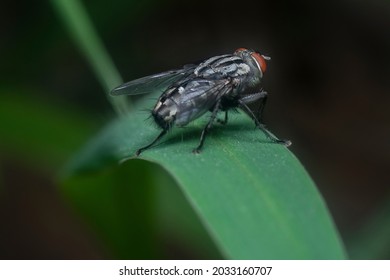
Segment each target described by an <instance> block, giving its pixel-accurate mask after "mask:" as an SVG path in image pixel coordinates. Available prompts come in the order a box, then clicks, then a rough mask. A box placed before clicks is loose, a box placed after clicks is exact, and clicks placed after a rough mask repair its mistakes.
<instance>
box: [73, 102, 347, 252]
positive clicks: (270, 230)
mask: <svg viewBox="0 0 390 280" xmlns="http://www.w3.org/2000/svg"><path fill="white" fill-rule="evenodd" d="M152 106H153V100H151V99H150V98H146V100H144V101H143V102H142V103H140V104H139V106H138V108H139V109H138V110H136V111H135V112H134V113H132V114H131V115H129V116H128V117H124V118H121V119H118V120H115V121H113V122H112V123H111V124H110V125H108V126H107V127H106V128H105V129H104V130H103V131H102V132H101V134H99V135H98V136H97V137H96V138H95V139H93V140H92V141H91V142H90V143H89V144H88V145H87V146H86V147H85V148H84V149H83V150H82V151H81V152H80V153H79V154H78V156H77V157H76V158H75V159H74V161H73V162H72V164H70V166H69V167H68V169H67V174H68V175H71V174H81V173H82V172H86V171H94V170H95V171H96V170H99V169H102V168H104V167H107V166H111V165H112V164H116V163H117V162H119V161H123V160H124V159H131V161H134V159H133V157H132V155H133V154H134V152H135V151H136V149H138V148H140V147H141V146H143V145H145V144H148V143H149V142H150V141H152V140H153V139H154V137H156V135H157V134H158V133H159V130H158V129H156V128H155V126H153V125H151V124H150V122H148V121H145V119H146V118H147V117H148V113H145V112H142V111H141V110H140V109H141V108H151V107H152ZM206 121H207V119H205V118H203V119H200V120H197V121H196V122H194V123H193V124H191V125H189V126H188V127H187V128H185V129H179V128H175V129H173V131H172V132H171V133H169V134H168V136H166V138H165V139H164V140H163V142H162V143H161V144H160V145H158V146H156V147H154V148H152V149H150V150H147V151H145V152H144V153H143V154H142V156H141V159H144V160H147V161H150V162H154V163H157V164H159V165H161V166H162V167H163V168H164V169H165V170H166V171H167V172H168V173H169V174H170V175H171V176H172V177H173V178H174V180H175V181H176V182H177V184H178V186H179V187H180V188H181V189H182V191H183V193H184V195H185V197H186V198H187V200H188V202H189V203H190V204H191V205H192V207H193V209H194V210H195V212H196V213H197V214H198V216H199V218H200V220H201V222H202V223H203V225H204V226H205V228H206V229H207V230H208V232H209V234H210V235H211V237H212V238H213V240H214V241H215V242H216V244H217V246H218V248H219V249H220V251H221V252H222V253H223V255H224V256H225V257H226V258H232V259H342V258H345V253H344V249H343V245H342V243H341V241H340V238H339V235H338V233H337V230H336V229H335V227H334V224H333V221H332V219H331V217H330V215H329V212H328V210H327V208H326V205H325V204H324V202H323V200H322V198H321V196H320V194H319V193H318V191H317V189H316V187H315V185H314V183H313V181H312V180H311V179H310V177H309V176H308V174H307V173H306V171H305V169H304V168H303V167H302V165H301V164H300V163H299V161H298V160H297V159H296V158H295V156H294V155H293V154H292V153H291V152H290V151H289V150H288V149H287V148H286V147H284V146H282V145H278V144H273V143H269V141H268V140H267V139H266V137H265V136H264V134H263V133H261V132H260V131H258V130H256V129H254V125H253V123H252V121H251V120H250V119H249V118H248V117H247V116H245V115H244V114H234V115H230V121H229V124H227V125H226V126H222V125H217V124H216V125H215V126H214V127H213V129H212V131H211V132H210V134H209V135H208V138H207V139H206V142H205V146H204V150H203V152H202V153H201V154H199V155H195V154H193V153H192V152H191V151H192V149H193V148H194V147H196V145H197V144H198V140H199V135H200V132H201V129H202V128H203V126H204V124H205V123H206ZM137 162H140V161H139V160H136V161H135V164H136V163H137ZM132 174H134V173H132ZM131 180H137V176H136V175H135V176H134V175H133V177H132V178H129V181H131ZM128 187H129V188H133V187H135V186H134V185H131V184H129V185H128ZM137 187H140V186H137ZM80 188H82V186H80ZM90 191H91V192H92V191H93V190H92V189H91V190H90Z"/></svg>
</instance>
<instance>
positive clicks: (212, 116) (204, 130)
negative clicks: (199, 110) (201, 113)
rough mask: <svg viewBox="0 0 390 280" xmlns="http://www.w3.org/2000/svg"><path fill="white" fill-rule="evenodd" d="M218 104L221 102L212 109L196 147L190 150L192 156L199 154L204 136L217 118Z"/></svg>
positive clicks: (219, 101) (218, 102)
mask: <svg viewBox="0 0 390 280" xmlns="http://www.w3.org/2000/svg"><path fill="white" fill-rule="evenodd" d="M220 104H221V100H220V99H219V100H218V101H217V103H216V104H215V106H214V109H213V112H212V113H211V117H210V120H209V122H208V123H207V125H206V126H205V128H204V129H203V130H202V134H201V135H200V141H199V145H198V147H196V148H195V149H193V150H192V152H193V153H194V154H199V153H200V150H201V149H202V147H203V144H204V140H205V139H206V134H207V132H208V131H209V130H210V128H211V127H212V126H213V122H214V120H215V118H216V117H217V113H218V110H219V105H220ZM225 117H226V115H225Z"/></svg>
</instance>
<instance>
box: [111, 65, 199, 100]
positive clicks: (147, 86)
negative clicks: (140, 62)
mask: <svg viewBox="0 0 390 280" xmlns="http://www.w3.org/2000/svg"><path fill="white" fill-rule="evenodd" d="M195 67H196V66H195V65H186V66H184V68H183V69H179V70H171V71H166V72H162V73H159V74H155V75H150V76H146V77H143V78H139V79H136V80H133V81H130V82H127V83H124V84H122V85H120V86H118V87H116V88H114V89H113V90H112V91H111V92H110V94H111V95H113V96H117V95H124V94H128V95H138V94H145V93H150V92H152V91H153V90H156V89H165V88H167V87H168V86H170V85H171V84H172V83H174V82H176V81H178V80H180V79H183V78H185V77H187V76H189V75H190V74H191V73H193V70H194V69H195Z"/></svg>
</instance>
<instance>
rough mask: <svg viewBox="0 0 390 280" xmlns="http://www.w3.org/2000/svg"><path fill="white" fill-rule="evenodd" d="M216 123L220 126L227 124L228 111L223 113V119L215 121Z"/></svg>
mask: <svg viewBox="0 0 390 280" xmlns="http://www.w3.org/2000/svg"><path fill="white" fill-rule="evenodd" d="M217 122H219V123H220V124H222V125H225V124H227V122H228V111H225V118H224V119H223V120H221V119H217Z"/></svg>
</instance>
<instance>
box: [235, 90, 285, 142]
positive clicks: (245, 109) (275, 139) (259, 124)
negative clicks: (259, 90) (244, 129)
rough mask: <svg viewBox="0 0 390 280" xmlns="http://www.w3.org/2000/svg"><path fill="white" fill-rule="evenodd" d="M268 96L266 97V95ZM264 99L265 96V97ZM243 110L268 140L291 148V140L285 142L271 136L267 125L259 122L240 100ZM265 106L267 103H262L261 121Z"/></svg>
mask: <svg viewBox="0 0 390 280" xmlns="http://www.w3.org/2000/svg"><path fill="white" fill-rule="evenodd" d="M264 93H265V92H264ZM265 96H266V95H265ZM263 98H264V95H263ZM238 102H239V104H240V106H241V108H242V109H243V110H244V111H245V112H246V113H247V114H248V115H249V116H251V117H252V119H253V120H254V121H255V124H256V127H258V128H259V129H260V130H261V131H263V132H264V134H265V135H266V136H267V137H268V139H270V140H271V141H272V142H274V143H278V144H283V145H285V146H286V147H288V146H290V145H291V141H290V140H284V139H279V138H277V137H276V136H274V135H273V134H271V133H270V132H269V131H268V130H267V129H266V127H265V124H264V123H262V122H261V121H259V120H258V119H257V118H256V116H255V115H254V114H253V112H252V111H251V109H250V108H249V107H248V105H246V103H245V100H242V99H241V100H239V101H238ZM264 104H265V102H263V103H262V105H261V107H260V120H261V117H262V115H261V114H262V113H263V110H264Z"/></svg>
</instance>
